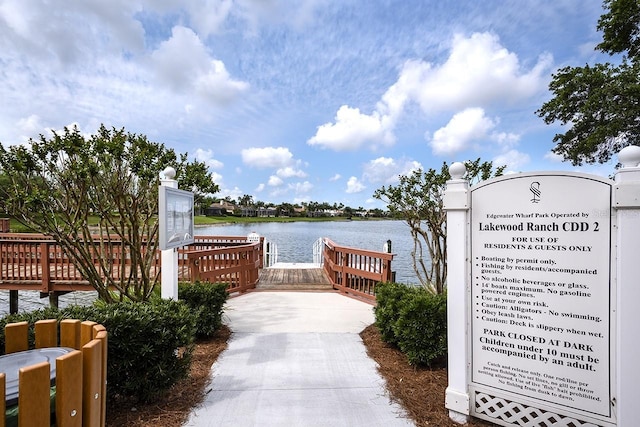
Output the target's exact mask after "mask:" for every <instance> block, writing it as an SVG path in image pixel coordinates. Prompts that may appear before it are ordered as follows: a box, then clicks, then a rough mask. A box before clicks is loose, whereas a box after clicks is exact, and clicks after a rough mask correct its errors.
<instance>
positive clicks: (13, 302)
mask: <svg viewBox="0 0 640 427" xmlns="http://www.w3.org/2000/svg"><path fill="white" fill-rule="evenodd" d="M17 312H18V291H16V290H10V291H9V313H11V314H16V313H17Z"/></svg>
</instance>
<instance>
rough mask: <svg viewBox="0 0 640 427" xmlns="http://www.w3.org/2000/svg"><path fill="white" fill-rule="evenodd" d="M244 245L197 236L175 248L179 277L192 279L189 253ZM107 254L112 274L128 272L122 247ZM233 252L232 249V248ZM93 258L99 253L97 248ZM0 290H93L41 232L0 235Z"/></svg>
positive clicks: (241, 239)
mask: <svg viewBox="0 0 640 427" xmlns="http://www.w3.org/2000/svg"><path fill="white" fill-rule="evenodd" d="M243 244H247V240H246V237H238V236H197V237H196V242H195V243H194V244H192V245H190V246H187V247H184V248H180V249H179V250H178V266H179V274H180V277H181V278H184V279H185V280H190V279H191V273H192V271H193V269H192V266H191V265H190V263H189V260H188V255H187V254H188V253H190V252H194V251H203V250H204V251H206V250H209V249H213V248H216V249H219V248H227V247H235V246H238V245H243ZM112 249H113V250H111V251H110V252H109V253H108V254H106V255H107V256H109V257H110V258H111V260H112V262H113V268H112V269H111V271H110V274H111V277H114V278H116V279H117V278H118V277H120V275H122V274H127V271H128V270H127V269H130V268H131V267H130V266H131V258H130V256H129V255H128V254H127V253H123V252H122V251H123V250H126V248H124V249H123V247H120V246H115V247H113V248H112ZM258 251H259V254H258V259H259V263H260V264H259V265H260V266H261V265H262V245H258ZM232 252H233V251H232ZM94 256H95V257H96V258H97V257H99V256H102V255H101V251H100V250H99V248H96V254H95V255H94ZM153 261H154V262H153V266H152V272H155V271H156V270H157V269H158V270H159V269H160V255H159V252H158V254H157V255H156V256H155V257H154V259H153ZM0 265H1V270H0V289H8V290H35V291H40V292H41V293H42V294H46V295H48V294H51V293H56V292H69V291H87V290H93V287H92V286H91V285H90V284H89V282H88V281H87V280H85V279H84V278H83V276H82V274H81V273H80V271H78V269H77V268H76V267H75V266H74V264H73V262H72V260H71V259H70V258H69V257H68V256H67V255H66V254H65V253H64V251H63V250H62V247H60V245H58V244H57V243H56V242H55V241H54V240H52V239H51V238H48V237H47V236H44V235H41V234H30V233H3V234H1V235H0Z"/></svg>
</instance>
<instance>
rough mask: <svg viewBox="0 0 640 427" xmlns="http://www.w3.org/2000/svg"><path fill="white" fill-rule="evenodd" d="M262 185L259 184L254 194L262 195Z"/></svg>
mask: <svg viewBox="0 0 640 427" xmlns="http://www.w3.org/2000/svg"><path fill="white" fill-rule="evenodd" d="M264 187H265V186H264V184H262V183H260V184H259V185H258V186H257V187H256V190H255V191H256V193H262V192H263V191H264Z"/></svg>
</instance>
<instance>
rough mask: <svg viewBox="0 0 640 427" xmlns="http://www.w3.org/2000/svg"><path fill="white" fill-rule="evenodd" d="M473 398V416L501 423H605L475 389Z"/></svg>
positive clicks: (570, 426)
mask: <svg viewBox="0 0 640 427" xmlns="http://www.w3.org/2000/svg"><path fill="white" fill-rule="evenodd" d="M473 400H474V405H473V408H472V411H473V412H474V413H473V414H472V415H473V416H476V417H479V418H483V419H486V420H489V421H492V422H495V423H498V424H502V425H517V426H523V427H551V426H553V427H601V426H604V425H606V424H593V423H592V422H588V421H580V420H577V419H575V418H572V417H569V416H566V415H560V414H556V413H554V412H551V411H546V410H543V409H539V408H535V407H533V406H527V405H524V404H522V403H518V402H512V401H509V400H506V399H503V398H501V397H496V396H491V395H489V394H487V393H482V392H479V391H475V393H474V395H473Z"/></svg>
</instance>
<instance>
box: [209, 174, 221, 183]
mask: <svg viewBox="0 0 640 427" xmlns="http://www.w3.org/2000/svg"><path fill="white" fill-rule="evenodd" d="M211 181H213V182H214V183H216V184H218V185H220V183H221V182H222V175H220V174H219V173H217V172H211Z"/></svg>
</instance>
